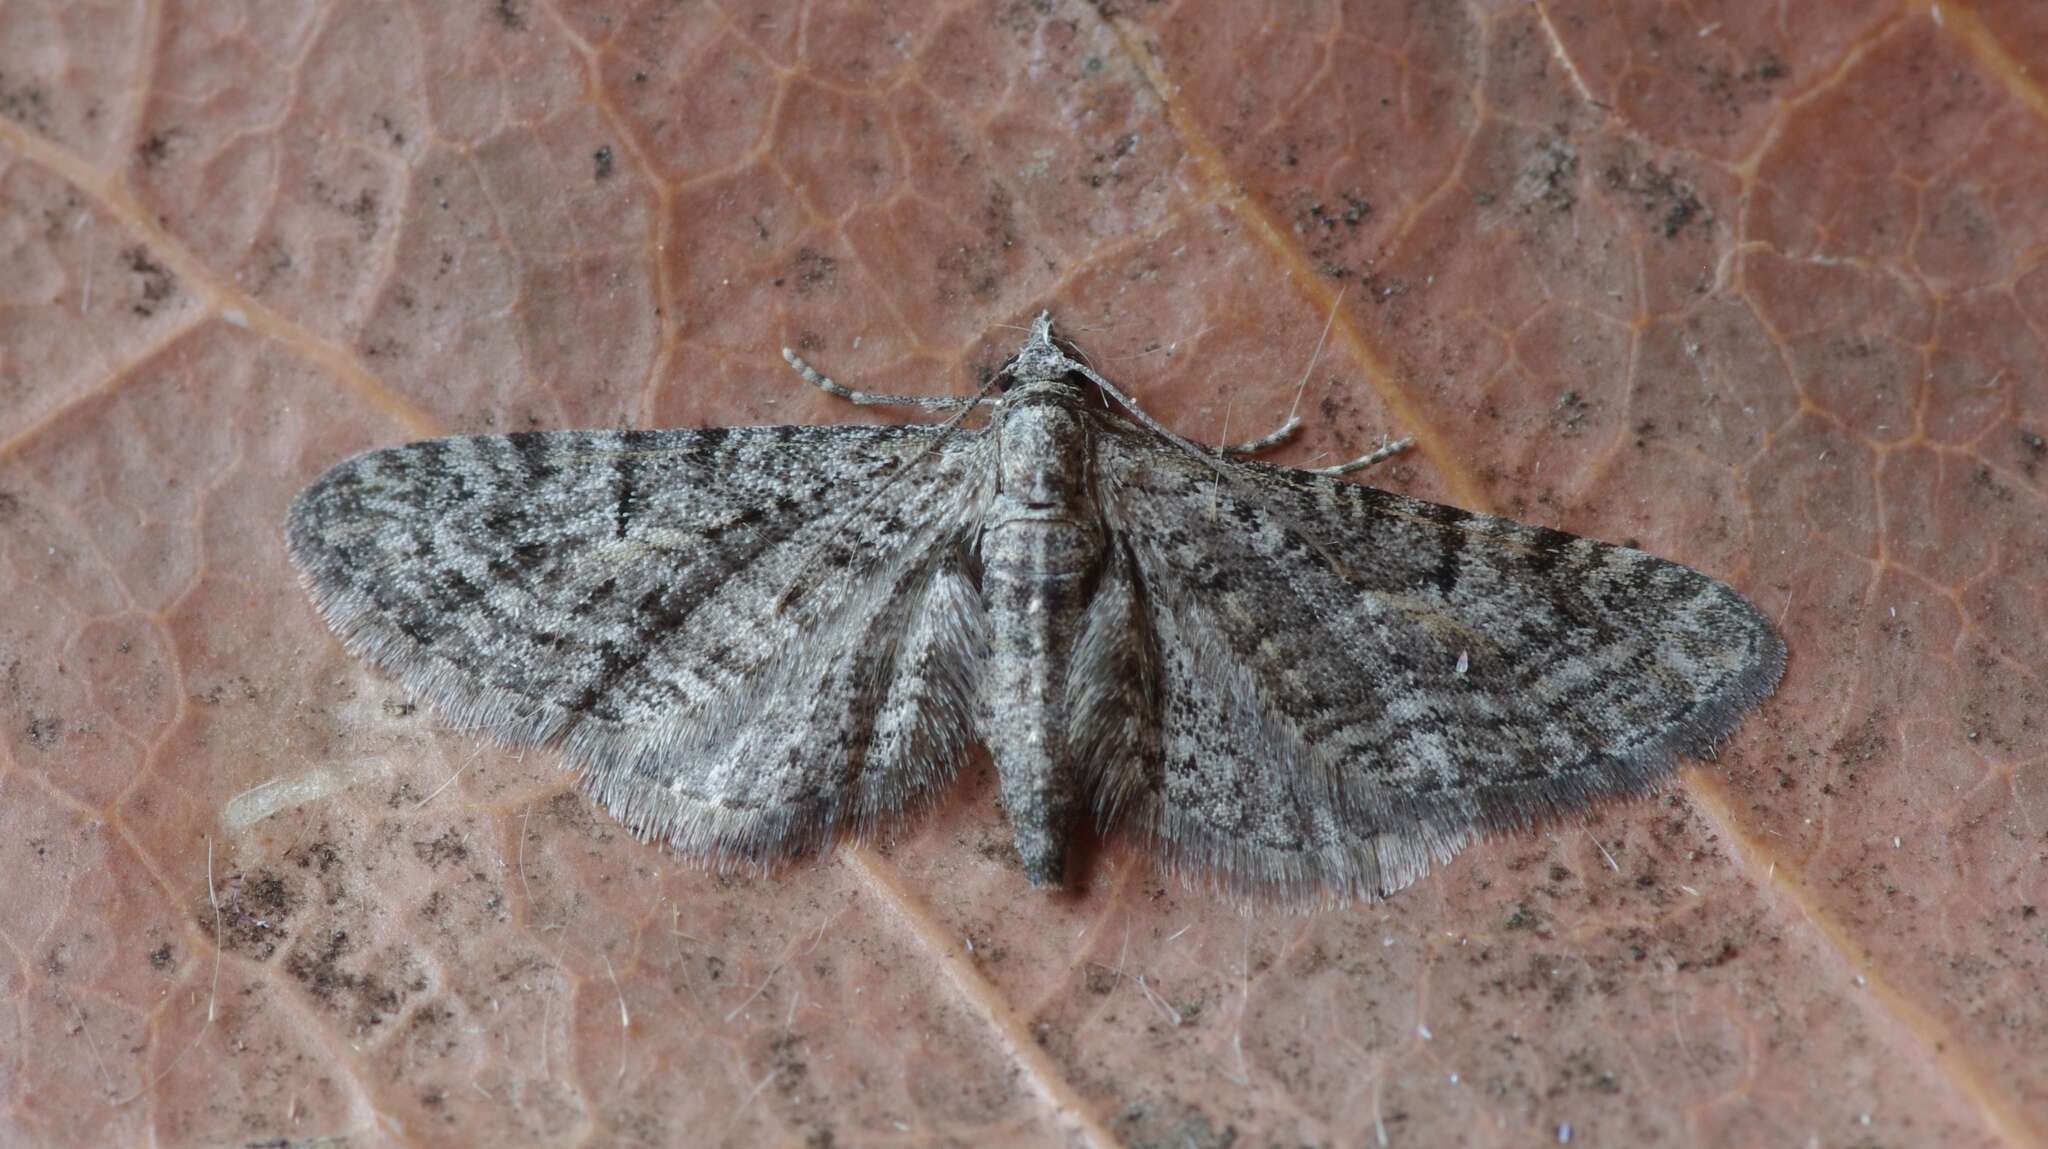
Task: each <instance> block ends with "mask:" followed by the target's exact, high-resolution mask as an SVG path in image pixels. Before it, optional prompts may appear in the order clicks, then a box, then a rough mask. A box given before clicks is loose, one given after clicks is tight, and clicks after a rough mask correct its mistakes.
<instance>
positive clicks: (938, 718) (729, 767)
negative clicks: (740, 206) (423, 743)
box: [287, 426, 990, 861]
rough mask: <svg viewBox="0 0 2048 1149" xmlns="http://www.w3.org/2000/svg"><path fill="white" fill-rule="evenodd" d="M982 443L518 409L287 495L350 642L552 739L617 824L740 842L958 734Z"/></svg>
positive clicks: (880, 805)
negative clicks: (506, 419)
mask: <svg viewBox="0 0 2048 1149" xmlns="http://www.w3.org/2000/svg"><path fill="white" fill-rule="evenodd" d="M989 447H990V444H989V443H988V442H987V441H985V440H984V439H983V438H982V437H980V436H979V435H978V434H977V433H975V432H971V431H955V432H953V433H952V434H950V435H942V434H941V433H940V432H939V431H938V430H937V429H935V428H930V427H857V426H842V427H752V428H731V429H713V430H703V431H598V432H541V433H529V434H520V435H511V436H502V437H500V436H486V437H476V438H454V439H440V440H433V441H428V442H422V443H413V444H409V445H406V446H402V447H394V448H391V449H388V450H382V451H375V452H372V453H370V454H366V455H362V456H358V457H357V458H355V459H352V460H350V461H348V462H346V463H343V464H342V465H340V466H338V467H336V468H334V469H333V470H332V471H329V472H328V473H327V474H326V475H324V476H323V477H321V479H320V480H319V481H318V482H316V483H315V484H314V485H313V486H311V487H309V488H307V490H306V491H305V492H304V493H303V494H301V495H300V497H299V498H298V500H297V501H296V502H295V503H294V505H293V507H292V511H291V516H290V520H289V524H288V527H287V537H288V541H289V546H290V550H291V555H292V558H293V561H294V562H295V563H296V564H297V565H298V567H299V568H300V570H301V571H302V572H303V575H304V577H305V579H306V581H307V583H308V585H309V587H310V589H311V591H312V595H313V598H314V601H315V602H316V604H317V605H318V607H319V609H320V611H321V613H322V614H323V615H325V617H326V618H327V620H328V622H329V623H330V625H332V626H333V628H334V629H335V631H336V632H337V633H339V634H340V635H341V636H342V637H343V639H344V640H345V641H346V642H347V644H348V645H349V646H350V648H351V649H353V650H354V651H356V652H357V653H359V654H362V655H363V656H365V657H367V658H369V659H370V660H371V661H372V662H374V663H376V664H377V665H379V666H381V667H383V668H384V669H386V670H388V671H389V672H391V673H392V674H394V675H395V676H396V677H397V678H398V679H399V681H401V682H402V683H404V684H405V685H406V686H407V687H408V688H410V689H412V690H414V691H417V692H419V693H420V694H422V695H423V696H425V697H426V698H427V699H428V700H429V701H431V702H433V703H434V704H436V706H437V707H438V708H439V709H440V710H441V711H443V712H444V713H445V714H446V715H448V716H449V717H450V719H451V720H453V721H455V722H457V723H459V724H461V725H464V726H469V727H478V728H485V729H488V730H489V731H491V732H492V733H494V734H496V735H497V736H498V737H500V738H502V739H505V740H507V741H509V742H513V743H560V744H561V745H562V746H563V747H564V748H565V751H566V753H567V756H568V757H569V758H570V759H571V761H573V762H574V763H576V764H577V765H578V766H579V767H580V768H581V770H582V772H583V774H584V776H585V780H586V782H587V784H588V785H589V786H590V788H591V789H592V790H593V792H594V793H596V794H597V796H598V797H599V798H600V799H601V800H602V801H603V802H604V803H605V804H606V805H607V806H609V807H610V808H611V809H612V811H613V812H614V813H616V814H617V815H618V816H619V817H620V818H621V819H622V820H623V821H625V822H626V823H627V824H628V825H630V826H632V827H633V828H634V829H635V830H636V831H638V832H640V833H642V834H644V835H647V836H651V837H660V838H663V839H666V840H667V841H669V842H670V843H672V844H674V845H676V846H678V847H680V848H683V849H686V850H689V851H691V852H694V853H701V854H704V855H707V856H709V857H711V858H712V859H714V860H717V861H734V860H763V859H769V858H772V857H774V856H778V855H782V854H786V853H792V852H797V851H801V850H805V849H808V848H813V847H817V846H819V845H822V844H825V843H827V842H829V841H830V840H831V838H832V837H833V836H835V835H836V834H838V833H840V832H842V831H848V830H851V831H854V832H865V831H867V830H869V829H871V828H872V827H873V826H874V825H875V823H876V822H877V821H879V820H880V819H882V818H884V817H886V816H889V815H894V814H896V813H899V812H902V811H905V810H908V809H911V808H914V807H917V806H920V805H923V804H925V803H927V802H928V801H929V799H930V798H931V797H932V795H933V794H934V792H935V791H936V790H937V788H938V787H939V785H940V784H941V783H942V782H943V781H944V780H945V779H947V778H949V777H951V775H952V773H953V771H954V769H955V767H956V764H957V762H958V760H959V759H960V757H961V755H962V753H963V752H964V751H965V749H966V747H967V745H968V744H969V743H970V742H971V741H972V738H973V730H972V722H973V702H974V684H975V681H976V679H977V677H978V675H979V672H980V671H979V667H980V662H981V660H982V658H983V657H984V653H985V651H986V649H987V644H988V636H987V621H986V617H985V616H984V614H983V612H982V609H981V605H980V599H979V596H978V594H977V593H976V591H975V588H974V584H973V581H972V577H971V573H970V570H969V568H968V565H967V564H968V553H969V550H970V548H971V545H972V540H973V537H974V532H975V529H976V528H977V526H978V523H979V519H980V514H981V511H980V507H981V504H982V502H983V501H984V500H985V498H986V486H987V478H988V475H989V467H988V465H987V455H988V453H989Z"/></svg>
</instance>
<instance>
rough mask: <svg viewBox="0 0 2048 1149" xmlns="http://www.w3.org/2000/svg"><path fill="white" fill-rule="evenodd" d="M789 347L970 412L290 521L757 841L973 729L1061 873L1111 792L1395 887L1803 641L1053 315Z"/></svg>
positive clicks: (767, 854)
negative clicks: (1186, 401) (1182, 412)
mask: <svg viewBox="0 0 2048 1149" xmlns="http://www.w3.org/2000/svg"><path fill="white" fill-rule="evenodd" d="M785 355H786V356H787V357H788V358H789V359H790V360H791V362H792V364H793V365H795V366H796V367H797V368H798V370H799V371H800V373H802V374H803V375H804V377H805V378H806V379H807V380H809V381H810V382H812V383H813V384H815V385H817V386H819V387H822V388H824V389H826V390H828V391H830V392H832V393H834V394H837V395H841V396H842V397H845V398H849V399H852V400H854V401H856V402H863V403H900V404H908V405H914V406H922V407H929V408H951V409H952V415H951V417H950V418H949V419H948V420H947V421H946V422H945V423H943V424H939V425H929V424H923V425H909V426H794V427H792V426H784V427H732V428H708V429H704V430H646V431H642V430H624V431H543V432H528V433H522V434H514V435H502V436H499V435H489V436H472V437H462V438H447V439H435V440H430V441H426V442H418V443H411V444H407V445H404V446H399V447H393V448H389V449H386V450H379V451H373V452H370V453H368V454H364V455H359V456H357V457H355V458H353V459H349V460H348V461H346V462H343V463H341V464H340V465H338V466H336V467H334V468H333V469H332V470H330V471H328V472H327V473H326V474H325V475H323V476H321V477H320V478H319V479H318V480H317V481H316V482H314V483H313V484H312V485H311V486H310V487H308V488H307V489H306V490H305V491H303V492H302V493H301V494H300V495H299V496H298V498H297V499H296V501H295V502H294V503H293V505H292V508H291V511H290V516H289V519H288V522H287V525H286V539H287V542H288V546H289V550H290V554H291V558H292V560H293V562H294V563H295V564H296V566H297V567H298V569H299V571H300V572H301V574H302V577H303V580H304V582H305V585H306V586H307V588H308V590H309V592H310V595H311V597H312V600H313V602H314V603H315V604H316V606H317V608H318V610H319V612H320V613H321V614H322V615H323V616H324V617H325V619H326V621H327V622H328V624H329V625H330V626H331V627H332V628H333V629H334V631H335V632H336V633H337V634H338V635H339V636H340V637H341V639H342V640H343V642H344V643H345V645H346V646H347V647H348V649H349V650H351V651H353V652H354V653H356V654H358V655H360V656H362V657H364V658H366V659H368V660H369V661H370V662H372V663H374V664H375V665H377V666H378V667H381V668H383V669H384V670H386V671H388V672H389V673H390V674H392V675H394V676H395V677H396V678H397V680H398V681H399V682H400V683H402V684H403V685H404V686H405V687H406V688H407V689H409V690H411V691H414V692H416V693H417V694H419V695H421V696H423V697H425V698H426V699H427V700H429V701H430V702H432V703H433V704H435V705H436V706H437V707H438V709H439V710H440V711H441V712H442V713H443V714H444V715H446V716H447V718H448V719H450V720H451V721H452V722H454V723H455V724H457V725H459V726H462V727H467V728H474V729H477V730H482V731H487V732H489V733H490V734H492V735H495V736H496V737H498V738H500V739H502V740H504V741H506V742H509V743H513V744H520V745H542V744H545V745H555V746H559V747H560V748H561V751H562V753H563V755H564V756H565V757H566V758H567V760H568V761H569V762H570V763H572V764H574V766H575V767H576V768H577V769H578V770H579V772H580V774H581V777H582V780H583V782H584V783H585V785H586V786H587V787H588V788H589V790H590V791H591V792H592V793H593V794H594V795H595V796H596V797H597V798H598V800H599V801H601V802H602V803H603V804H604V805H605V806H606V807H607V808H608V809H610V810H611V811H612V813H613V814H615V815H616V816H617V817H618V818H619V819H620V820H621V821H623V822H624V823H625V824H626V825H627V826H629V827H631V828H632V829H633V830H634V831H635V832H637V833H639V834H640V835H642V836H644V837H648V838H654V839H659V840H661V841H663V842H666V843H668V844H669V845H670V846H672V847H674V848H675V849H676V850H678V851H680V852H682V853H684V854H686V855H690V856H695V857H698V858H701V859H704V860H706V861H708V862H710V863H711V864H713V865H718V866H728V867H729V866H735V865H740V866H745V865H770V864H774V863H777V862H780V861H783V860H786V859H788V858H790V857H792V856H795V855H801V854H805V853H808V852H813V851H817V850H819V849H822V848H826V847H829V846H830V845H831V844H832V843H833V842H834V841H836V840H838V839H840V838H842V837H845V836H849V835H850V836H856V837H859V836H867V835H870V834H873V833H875V832H877V831H878V830H879V829H880V828H881V827H882V826H883V825H884V824H885V823H888V822H891V821H892V820H895V819H898V818H901V817H903V816H905V815H908V814H911V813H914V812H916V811H918V810H921V809H923V808H926V807H929V806H930V805H931V804H932V803H933V802H934V801H936V800H937V799H938V798H939V796H940V795H941V794H942V793H943V792H944V791H945V789H946V784H947V782H948V781H949V780H950V779H951V778H952V777H953V776H954V774H955V772H956V771H957V770H958V769H959V766H960V763H961V762H962V760H963V758H965V757H966V755H967V754H968V752H969V749H970V747H971V745H972V744H974V743H977V742H979V743H983V744H985V745H986V746H987V748H988V750H989V753H990V755H991V757H992V758H993V760H994V763H995V769H996V772H997V775H998V777H999V780H1000V795H1001V802H1002V806H1003V809H1004V810H1005V812H1006V813H1007V815H1008V818H1009V822H1010V826H1011V828H1012V830H1013V833H1014V838H1015V843H1016V851H1017V856H1018V859H1019V861H1020V863H1021V865H1022V869H1023V872H1024V874H1025V876H1026V877H1027V878H1028V879H1029V880H1030V881H1031V882H1032V883H1033V884H1037V885H1055V884H1058V883H1060V882H1062V881H1063V879H1064V877H1065V874H1066V869H1067V858H1068V852H1069V844H1070V842H1071V841H1072V840H1073V837H1074V835H1075V833H1076V831H1077V829H1078V828H1079V825H1080V823H1081V819H1083V818H1093V819H1094V821H1095V822H1096V823H1097V825H1098V827H1099V828H1100V829H1101V830H1102V831H1103V832H1106V833H1123V834H1129V835H1133V836H1135V838H1136V839H1137V840H1138V841H1140V842H1142V843H1143V844H1144V845H1145V846H1147V847H1149V849H1150V850H1151V851H1153V852H1154V853H1155V854H1156V855H1157V856H1158V857H1159V858H1160V859H1162V860H1163V863H1164V865H1165V866H1166V867H1167V868H1169V869H1171V870H1173V871H1175V872H1178V873H1180V874H1182V875H1184V876H1186V877H1189V878H1191V879H1193V880H1194V881H1196V882H1206V883H1207V884H1209V885H1210V886H1212V887H1214V888H1215V889H1217V890H1218V891H1220V892H1221V893H1223V894H1224V895H1226V896H1228V897H1231V898H1234V899H1237V900H1240V901H1246V902H1250V901H1274V902H1280V903H1284V904H1290V905H1306V904H1333V903H1342V902H1348V901H1352V900H1358V899H1370V898H1378V897H1383V896H1385V895H1387V894H1390V893H1392V892H1393V891H1396V890H1399V889H1401V888H1402V887H1404V886H1406V885H1408V884H1409V883H1411V882H1413V881H1414V880H1415V879H1416V878H1417V877H1418V876H1420V875H1421V874H1422V873H1423V872H1424V871H1425V870H1426V869H1427V868H1428V867H1429V866H1430V865H1431V864H1432V863H1441V862H1443V861H1446V860H1448V859H1449V858H1450V857H1451V856H1452V855H1453V854H1455V853H1456V852H1457V851H1458V850H1459V849H1461V848H1462V847H1464V846H1465V845H1467V844H1468V843H1470V842H1471V841H1473V840H1474V839H1475V837H1476V836H1477V835H1479V834H1481V833H1485V832H1489V831H1496V830H1507V829H1514V828H1520V827H1527V826H1529V825H1532V824H1535V823H1540V822H1543V821H1546V820H1548V819H1552V818H1556V817H1559V816H1561V815H1568V814H1571V813H1573V812H1576V811H1580V810H1583V809H1584V808H1586V807H1588V806H1589V805H1591V804H1593V803H1596V802H1599V801H1602V800H1605V799H1613V798H1625V797H1629V796H1633V795H1640V794H1643V793H1645V792H1646V791H1649V790H1651V789H1652V788H1654V787H1655V786H1657V785H1658V783H1659V782H1660V781H1662V780H1663V779H1665V778H1666V777H1667V775H1669V774H1670V772H1671V771H1672V770H1673V769H1674V768H1675V767H1676V765H1677V762H1678V760H1679V757H1680V756H1681V755H1686V756H1698V755H1701V754H1705V753H1708V752H1710V751H1711V750H1712V749H1713V748H1714V747H1715V745H1716V744H1717V743H1718V742H1719V741H1720V740H1721V739H1723V738H1724V737H1725V736H1727V735H1728V734H1729V733H1730V731H1731V730H1733V728H1734V727H1735V726H1736V725H1737V723H1738V722H1739V721H1740V720H1741V718H1742V716H1743V715H1744V713H1745V712H1747V711H1748V710H1749V709H1750V708H1752V707H1753V706H1755V705H1756V704H1757V703H1758V701H1759V700H1761V699H1762V698H1763V697H1765V696H1766V695H1768V694H1769V693H1770V692H1771V690H1772V689H1773V688H1774V687H1775V685H1776V683H1777V681H1778V678H1779V675H1780V673H1781V670H1782V668H1783V665H1784V659H1785V648H1784V645H1783V643H1782V641H1781V640H1780V639H1779V637H1778V635H1777V633H1776V632H1775V631H1774V630H1773V628H1772V627H1771V625H1770V623H1769V622H1768V621H1766V620H1765V618H1764V617H1763V615H1762V614H1760V613H1759V612H1758V611H1757V609H1756V608H1755V607H1754V606H1753V605H1751V604H1750V603H1749V602H1748V601H1747V600H1745V599H1744V598H1743V597H1742V596H1741V595H1739V594H1737V593H1736V592H1735V591H1733V590H1731V589H1730V588H1729V587H1727V586H1725V585H1723V584H1722V583H1720V582H1717V581H1715V580H1713V579H1711V578H1708V577H1707V576H1705V575H1703V574H1700V573H1699V572H1697V571H1694V570H1691V569H1689V568H1687V567H1684V566H1680V565H1678V564H1676V563H1672V562H1667V561H1665V560H1663V559H1659V558H1655V557H1653V556H1651V555H1647V554H1644V553H1642V552H1640V551H1636V550H1632V549H1629V548H1626V547H1619V546H1610V545H1608V544H1605V543H1600V542H1595V541H1592V540H1589V539H1584V538H1578V537H1575V536H1572V535H1568V534H1564V533H1561V532H1559V531H1555V530H1550V529H1546V528H1543V527H1538V526H1528V525H1524V524H1521V523H1517V522H1512V521H1509V520H1507V519H1502V518H1495V517H1492V516H1488V515H1483V514H1475V513H1472V512H1470V511H1463V510H1459V509H1457V508H1455V507H1449V506H1440V505H1436V504H1433V503H1427V502H1422V501H1419V500H1416V499H1412V498H1406V497H1403V496H1400V495H1396V494H1391V493H1388V492H1386V491H1382V490H1378V489H1375V488H1373V487H1369V486H1365V485H1362V484H1359V483H1355V482H1352V481H1349V480H1346V479H1344V478H1342V477H1341V476H1340V475H1338V474H1333V473H1326V472H1316V471H1306V470H1298V469H1292V468H1287V467H1280V466H1271V465H1267V464H1263V463H1258V462H1254V461H1247V460H1245V459H1244V458H1242V453H1243V452H1242V451H1235V452H1233V451H1217V450H1212V449H1209V448H1206V447H1200V446H1196V445H1194V444H1192V443H1190V442H1188V441H1186V440H1185V439H1183V438H1181V437H1180V436H1178V435H1175V434H1174V433H1173V432H1171V431H1169V430H1167V429H1166V428H1164V427H1162V426H1160V425H1159V424H1158V423H1157V422H1155V421H1154V420H1152V419H1151V418H1150V417H1149V416H1147V415H1145V413H1144V412H1143V411H1142V410H1140V409H1139V408H1138V406H1137V405H1136V404H1135V403H1134V402H1132V400H1131V399H1130V397H1129V396H1127V395H1125V394H1124V393H1123V392H1122V391H1121V390H1120V389H1119V388H1117V387H1116V386H1115V385H1114V384H1113V383H1111V382H1110V381H1108V380H1107V379H1105V378H1103V377H1102V376H1101V375H1100V374H1098V373H1097V372H1096V371H1094V370H1093V369H1092V368H1091V367H1089V366H1088V365H1087V364H1086V363H1085V362H1084V361H1083V360H1081V359H1080V358H1078V357H1076V356H1073V355H1070V354H1069V353H1068V352H1067V350H1065V349H1064V348H1063V347H1062V345H1061V344H1060V342H1059V341H1057V340H1056V339H1055V338H1054V336H1053V332H1052V325H1051V323H1050V321H1049V319H1048V318H1047V317H1046V316H1044V315H1041V316H1039V318H1038V319H1037V321H1036V322H1035V323H1034V325H1033V327H1032V329H1031V333H1030V336H1029V338H1028V339H1027V340H1026V341H1025V342H1024V344H1023V346H1022V347H1020V348H1019V349H1018V351H1017V352H1016V354H1015V355H1013V356H1012V357H1010V359H1009V360H1008V361H1007V362H1005V363H1004V364H1003V365H1002V366H1001V368H1000V369H999V370H998V371H997V372H996V373H995V375H994V377H993V379H992V380H991V381H990V384H989V386H987V387H985V388H983V390H982V392H981V394H979V395H977V396H975V397H973V398H964V399H924V398H916V397H901V396H885V395H870V394H867V393H864V392H857V391H852V390H850V389H848V388H845V387H842V386H840V385H839V384H837V383H834V382H832V381H831V380H830V379H828V378H826V377H824V376H821V375H819V374H818V373H816V372H815V371H812V370H811V369H810V368H809V367H808V366H807V365H805V364H803V363H802V361H801V360H798V359H797V358H796V357H795V356H794V355H792V354H790V353H788V352H785ZM979 409H986V411H987V415H988V418H987V420H986V422H985V424H984V425H981V426H979V427H974V426H969V425H967V424H965V423H964V422H963V416H965V415H966V414H967V413H968V412H969V411H972V410H979ZM1270 439H1271V437H1269V440H1268V441H1270ZM1261 445H1263V444H1248V445H1247V448H1246V449H1251V448H1256V447H1259V446H1261ZM1343 469H1347V468H1338V469H1337V470H1343Z"/></svg>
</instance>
